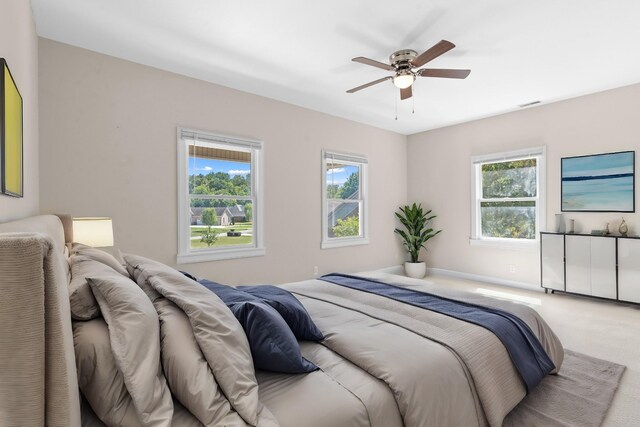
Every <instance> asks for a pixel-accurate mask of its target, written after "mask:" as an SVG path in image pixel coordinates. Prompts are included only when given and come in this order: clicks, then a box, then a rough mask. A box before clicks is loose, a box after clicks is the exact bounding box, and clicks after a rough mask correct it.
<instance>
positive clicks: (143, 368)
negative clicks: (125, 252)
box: [88, 272, 173, 427]
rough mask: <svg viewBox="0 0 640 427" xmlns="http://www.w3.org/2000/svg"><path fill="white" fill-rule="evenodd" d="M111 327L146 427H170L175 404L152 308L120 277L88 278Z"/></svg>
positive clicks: (119, 362) (119, 360)
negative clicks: (161, 357)
mask: <svg viewBox="0 0 640 427" xmlns="http://www.w3.org/2000/svg"><path fill="white" fill-rule="evenodd" d="M88 281H89V284H90V285H91V290H92V291H93V294H94V296H95V297H96V300H97V301H98V304H99V305H100V311H101V312H102V315H103V316H104V319H105V321H106V322H107V324H108V325H109V340H110V342H111V349H112V352H113V355H114V358H115V361H116V365H117V366H118V370H119V371H120V372H121V373H122V375H123V377H124V383H125V385H126V387H127V390H128V391H129V394H130V395H131V398H132V399H133V404H134V406H135V408H136V412H137V414H138V416H139V418H140V421H141V422H142V425H144V426H153V427H156V426H158V427H160V426H167V427H170V426H171V418H172V415H173V402H172V400H171V393H170V392H169V388H168V387H167V383H166V380H165V378H164V375H163V374H162V367H161V365H160V325H159V323H158V315H157V314H156V311H155V309H154V307H153V304H152V303H151V301H150V300H149V298H148V297H147V296H146V295H145V293H144V292H143V291H142V290H141V289H140V288H139V287H138V286H137V285H136V284H135V283H134V282H133V281H132V280H131V279H128V278H126V277H124V276H122V275H120V274H118V273H115V272H114V273H113V274H111V275H101V276H92V277H89V278H88Z"/></svg>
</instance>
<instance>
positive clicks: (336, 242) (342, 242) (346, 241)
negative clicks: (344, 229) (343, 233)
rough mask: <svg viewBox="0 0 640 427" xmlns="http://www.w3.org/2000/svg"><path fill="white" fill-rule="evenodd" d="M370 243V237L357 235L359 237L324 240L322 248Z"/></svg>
mask: <svg viewBox="0 0 640 427" xmlns="http://www.w3.org/2000/svg"><path fill="white" fill-rule="evenodd" d="M368 244H369V239H367V238H364V237H357V238H353V239H352V238H348V237H345V238H341V239H337V238H334V239H329V240H326V241H323V242H322V244H321V245H320V248H321V249H331V248H342V247H345V246H357V245H368Z"/></svg>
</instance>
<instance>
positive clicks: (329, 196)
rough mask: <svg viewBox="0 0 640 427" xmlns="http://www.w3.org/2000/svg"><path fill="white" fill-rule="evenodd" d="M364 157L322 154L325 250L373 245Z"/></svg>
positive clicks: (333, 153) (366, 165)
mask: <svg viewBox="0 0 640 427" xmlns="http://www.w3.org/2000/svg"><path fill="white" fill-rule="evenodd" d="M367 168H368V162H367V159H366V158H365V157H364V156H359V155H352V154H344V153H337V152H332V151H323V152H322V245H321V247H322V248H323V249H327V248H334V247H341V246H352V245H363V244H367V243H369V235H368V223H367V221H368V218H367V211H368V200H367Z"/></svg>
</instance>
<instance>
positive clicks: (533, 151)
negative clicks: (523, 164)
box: [471, 146, 546, 164]
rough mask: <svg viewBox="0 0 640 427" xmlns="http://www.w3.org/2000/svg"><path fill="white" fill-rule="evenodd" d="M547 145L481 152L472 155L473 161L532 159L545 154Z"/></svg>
mask: <svg viewBox="0 0 640 427" xmlns="http://www.w3.org/2000/svg"><path fill="white" fill-rule="evenodd" d="M545 149H546V147H545V146H541V147H532V148H525V149H522V150H513V151H503V152H500V153H493V154H479V155H476V156H472V157H471V163H473V164H478V163H499V162H504V161H507V160H520V159H530V158H532V157H536V156H541V155H544V154H545Z"/></svg>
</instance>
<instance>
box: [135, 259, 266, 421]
mask: <svg viewBox="0 0 640 427" xmlns="http://www.w3.org/2000/svg"><path fill="white" fill-rule="evenodd" d="M124 259H125V262H126V263H127V269H128V270H129V271H130V272H132V273H133V277H134V278H135V279H136V280H137V281H138V282H140V280H141V277H140V276H142V278H143V279H144V280H145V281H146V282H147V283H148V284H149V285H151V287H152V288H153V289H154V290H155V291H156V292H159V293H160V294H162V295H163V296H164V297H165V298H167V299H168V300H170V301H171V302H173V303H174V304H176V305H177V306H178V307H179V308H180V310H182V311H183V312H184V313H185V314H186V316H187V317H188V318H189V323H190V324H191V328H192V331H193V334H194V336H195V339H196V341H197V343H198V346H199V347H200V349H201V351H202V354H203V355H204V358H205V359H206V361H207V364H208V365H209V367H210V368H211V371H212V373H213V376H214V377H215V379H216V381H217V383H218V384H219V385H220V388H221V390H222V392H223V393H224V394H225V396H226V397H227V400H228V401H229V403H230V404H231V406H232V407H233V409H235V410H236V412H237V413H238V414H239V415H240V416H241V417H242V418H243V419H244V420H245V421H246V422H247V423H248V424H251V425H258V422H259V419H263V418H264V419H265V420H266V418H267V417H269V416H270V417H272V415H270V413H268V410H266V408H263V406H262V404H261V403H260V401H259V398H258V383H257V381H256V377H255V370H254V367H253V361H252V358H251V350H250V349H249V342H248V341H247V337H246V336H245V334H244V331H243V329H242V326H241V325H240V323H238V321H237V320H236V318H235V317H234V315H233V313H231V311H230V310H229V309H228V308H227V306H226V305H225V304H224V303H223V302H222V301H221V300H220V298H218V297H217V296H216V295H215V294H213V293H212V292H209V291H208V290H207V289H206V288H204V287H203V286H201V285H200V284H198V283H196V282H194V281H193V280H191V279H189V278H187V277H185V276H184V275H182V274H181V273H180V272H179V271H177V270H175V269H173V268H171V267H168V266H166V265H163V264H160V263H158V262H155V261H152V260H149V259H146V258H143V257H140V256H136V255H125V256H124ZM264 422H265V425H267V424H266V421H264Z"/></svg>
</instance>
